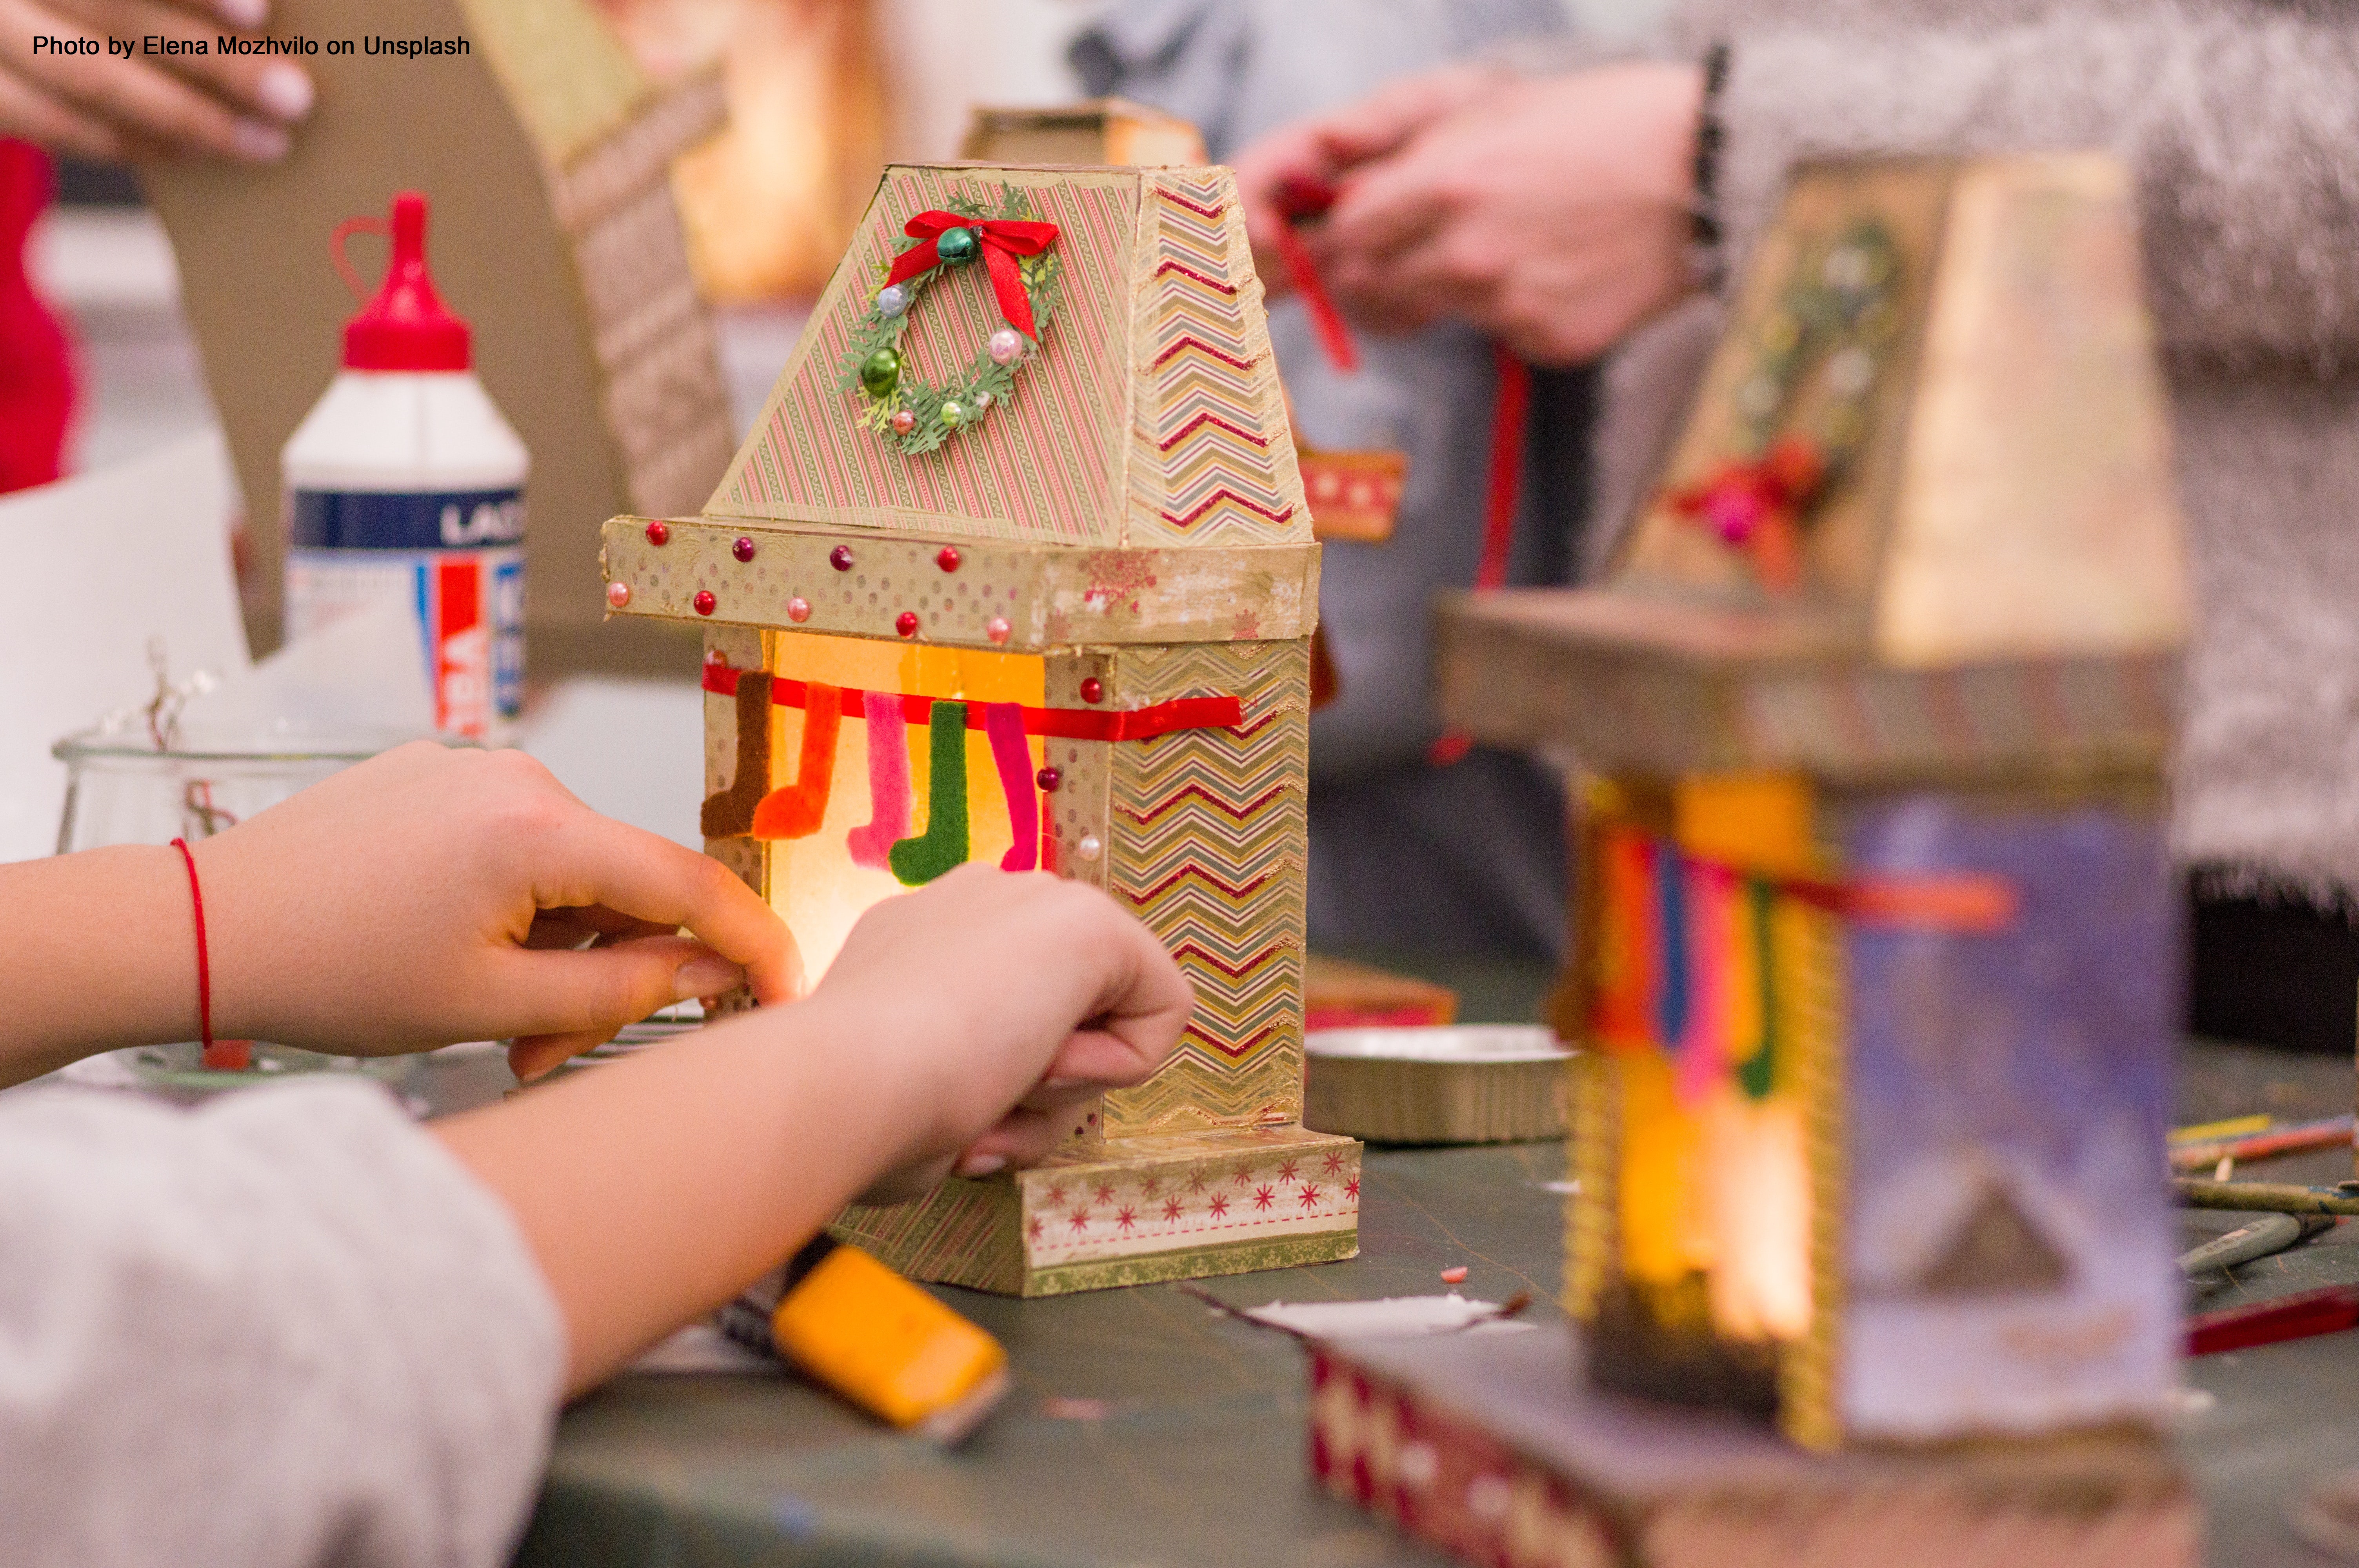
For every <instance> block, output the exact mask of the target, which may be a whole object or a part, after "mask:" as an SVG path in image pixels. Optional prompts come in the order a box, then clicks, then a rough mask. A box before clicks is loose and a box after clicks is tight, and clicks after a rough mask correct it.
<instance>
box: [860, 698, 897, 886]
mask: <svg viewBox="0 0 2359 1568" xmlns="http://www.w3.org/2000/svg"><path fill="white" fill-rule="evenodd" d="M860 707H861V710H862V711H863V712H864V714H865V715H866V716H867V719H868V821H867V823H866V825H865V826H863V827H855V828H853V830H852V832H851V834H850V835H849V836H848V837H846V838H845V839H844V847H845V848H846V849H849V850H850V851H851V852H852V863H853V865H855V866H866V867H867V868H868V869H869V870H871V871H885V870H886V869H887V868H888V866H889V865H890V860H889V857H890V856H891V855H892V853H893V846H894V845H895V844H897V843H898V842H899V841H900V840H901V839H903V838H907V837H908V833H909V725H908V720H907V719H904V718H903V717H902V716H901V699H900V697H897V696H896V695H895V694H893V693H892V692H889V691H870V692H863V693H862V694H861V697H860Z"/></svg>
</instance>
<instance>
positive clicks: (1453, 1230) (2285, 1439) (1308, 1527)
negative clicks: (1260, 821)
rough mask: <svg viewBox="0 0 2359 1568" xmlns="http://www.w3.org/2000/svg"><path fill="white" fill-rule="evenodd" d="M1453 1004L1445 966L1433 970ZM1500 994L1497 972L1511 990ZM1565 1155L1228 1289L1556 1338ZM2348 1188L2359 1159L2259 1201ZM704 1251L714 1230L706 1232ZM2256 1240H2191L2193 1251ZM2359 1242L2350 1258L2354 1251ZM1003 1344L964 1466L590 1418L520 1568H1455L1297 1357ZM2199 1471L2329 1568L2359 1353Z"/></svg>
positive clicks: (2231, 1079) (2282, 1554) (2227, 1383)
mask: <svg viewBox="0 0 2359 1568" xmlns="http://www.w3.org/2000/svg"><path fill="white" fill-rule="evenodd" d="M1422 967H1423V968H1427V969H1428V970H1429V971H1430V972H1433V973H1434V974H1435V978H1438V979H1445V980H1449V979H1461V978H1463V977H1462V975H1461V974H1460V973H1459V972H1457V971H1454V970H1452V969H1451V967H1449V966H1447V965H1428V966H1422ZM1494 968H1496V967H1494ZM1465 989H1466V991H1467V992H1468V995H1469V1006H1468V1009H1467V1011H1468V1013H1469V1014H1470V1015H1471V1016H1472V1017H1473V1018H1475V1019H1478V1020H1479V1019H1482V1018H1485V1017H1488V1018H1493V1019H1496V1018H1502V1017H1506V1018H1513V1017H1516V1016H1517V1015H1518V1014H1526V1015H1527V1010H1528V1009H1529V1008H1530V1007H1532V1006H1534V1005H1536V1001H1537V998H1538V995H1539V994H1540V991H1541V989H1543V984H1542V977H1540V976H1539V975H1538V973H1537V971H1529V970H1527V972H1526V973H1524V974H1523V975H1522V976H1521V977H1520V978H1517V976H1515V975H1513V974H1509V973H1506V972H1504V971H1503V972H1501V973H1497V974H1489V975H1487V976H1486V978H1485V979H1484V989H1482V990H1481V991H1480V996H1481V998H1482V999H1483V1000H1480V1001H1477V1000H1475V999H1476V996H1477V987H1475V986H1473V985H1468V986H1466V987H1465ZM2352 1089H2353V1085H2352V1067H2351V1065H2350V1064H2349V1063H2347V1062H2340V1061H2335V1060H2332V1059H2328V1058H2321V1057H2304V1056H2298V1055H2289V1054H2282V1053H2276V1052H2268V1051H2262V1050H2257V1049H2255V1048H2250V1047H2237V1046H2229V1045H2220V1044H2207V1043H2197V1044H2190V1045H2189V1046H2188V1047H2187V1048H2186V1050H2185V1053H2184V1055H2183V1061H2182V1069H2181V1074H2180V1102H2181V1112H2182V1115H2183V1116H2184V1117H2185V1118H2186V1119H2190V1120H2192V1119H2204V1118H2210V1117H2213V1116H2222V1115H2228V1114H2233V1113H2237V1112H2242V1111H2245V1110H2256V1109H2268V1110H2271V1111H2274V1112H2277V1114H2280V1115H2283V1116H2288V1117H2309V1116H2320V1115H2329V1114H2332V1113H2334V1112H2335V1111H2338V1110H2342V1109H2344V1108H2348V1107H2349V1106H2350V1104H2351V1102H2352ZM1563 1166H1564V1152H1563V1147H1562V1145H1561V1144H1558V1143H1534V1144H1522V1145H1513V1146H1504V1147H1493V1148H1483V1149H1446V1150H1397V1149H1396V1150H1385V1149H1372V1150H1370V1151H1369V1153H1368V1157H1367V1162H1366V1166H1365V1171H1364V1184H1363V1186H1362V1189H1361V1229H1360V1256H1359V1257H1358V1258H1356V1259H1354V1260H1350V1261H1347V1262H1342V1263H1331V1264H1326V1265H1322V1266H1319V1267H1315V1268H1307V1269H1294V1270H1288V1271H1280V1272H1273V1273H1265V1274H1248V1275H1240V1276H1235V1277H1232V1278H1227V1279H1220V1280H1212V1281H1204V1282H1203V1283H1204V1286H1205V1288H1208V1289H1210V1290H1212V1291H1213V1292H1215V1293H1217V1294H1218V1295H1219V1296H1221V1297H1222V1298H1223V1300H1226V1301H1230V1302H1234V1303H1239V1304H1256V1303H1264V1302H1271V1301H1277V1300H1288V1301H1306V1300H1329V1299H1350V1298H1365V1297H1376V1296H1385V1295H1409V1294H1430V1293H1433V1292H1439V1291H1441V1290H1444V1289H1448V1288H1450V1287H1446V1286H1444V1285H1443V1284H1442V1282H1441V1281H1440V1271H1442V1270H1443V1269H1446V1268H1450V1267H1452V1266H1454V1265H1464V1266H1465V1267H1466V1268H1467V1270H1468V1275H1467V1278H1466V1281H1465V1282H1464V1283H1463V1284H1462V1285H1461V1286H1458V1287H1456V1288H1458V1289H1460V1290H1462V1291H1463V1292H1466V1293H1468V1294H1470V1295H1479V1296H1483V1297H1486V1298H1489V1299H1491V1300H1494V1301H1497V1300H1503V1299H1505V1298H1506V1297H1508V1296H1511V1295H1513V1294H1515V1293H1517V1292H1531V1293H1532V1295H1533V1298H1534V1305H1533V1307H1532V1311H1533V1313H1534V1314H1535V1315H1536V1316H1540V1317H1547V1316H1553V1315H1555V1314H1557V1312H1558V1306H1557V1296H1558V1291H1559V1271H1560V1263H1561V1260H1562V1243H1561V1202H1562V1199H1561V1196H1560V1191H1559V1190H1557V1188H1558V1185H1559V1184H1560V1183H1561V1180H1562V1177H1563V1174H1564V1169H1563ZM2350 1173H2351V1158H2350V1155H2349V1154H2348V1153H2347V1152H2344V1153H2326V1154H2319V1155H2308V1156H2299V1157H2295V1158H2292V1159H2288V1160H2283V1161H2277V1162H2271V1163H2270V1164H2269V1165H2268V1166H2267V1167H2265V1168H2263V1169H2262V1170H2260V1171H2258V1172H2256V1174H2265V1175H2267V1176H2268V1177H2270V1178H2272V1179H2282V1180H2294V1181H2311V1182H2332V1181H2334V1180H2338V1179H2340V1178H2342V1177H2343V1176H2347V1175H2349V1174H2350ZM684 1222H686V1223H693V1217H684ZM2235 1223H2237V1220H2236V1218H2235V1217H2229V1216H2216V1215H2205V1214H2190V1215H2187V1216H2185V1217H2184V1218H2183V1227H2184V1229H2185V1231H2186V1234H2187V1238H2188V1243H2189V1245H2192V1244H2193V1243H2194V1242H2195V1241H2196V1240H2198V1239H2201V1238H2203V1237H2204V1236H2207V1235H2210V1234H2215V1233H2217V1232H2218V1231H2221V1230H2223V1229H2226V1228H2228V1227H2230V1226H2232V1225H2234V1224H2235ZM2345 1232H2351V1233H2354V1234H2349V1235H2346V1234H2344V1233H2345ZM2238 1276H2239V1277H2238V1278H2237V1279H2236V1280H2235V1281H2233V1282H2229V1283H2225V1284H2223V1286H2221V1287H2220V1288H2218V1289H2216V1290H2214V1291H2212V1292H2210V1293H2209V1294H2207V1295H2206V1296H2205V1297H2204V1298H2203V1300H2202V1303H2201V1304H2202V1305H2203V1306H2206V1307H2211V1306H2218V1305H2223V1304H2233V1303H2241V1302H2245V1301H2253V1300H2262V1299H2267V1297H2270V1296H2273V1295H2278V1294H2282V1293H2285V1292H2289V1291H2293V1290H2299V1289H2305V1288H2308V1287H2310V1286H2314V1285H2319V1284H2326V1283H2341V1282H2347V1281H2359V1223H2347V1224H2345V1225H2343V1226H2342V1227H2339V1228H2338V1229H2337V1230H2335V1231H2330V1232H2328V1233H2327V1234H2325V1235H2323V1236H2321V1237H2320V1238H2317V1239H2316V1240H2315V1241H2313V1242H2311V1243H2310V1244H2309V1245H2307V1246H2306V1247H2304V1248H2303V1249H2299V1250H2298V1251H2296V1252H2294V1253H2289V1254H2287V1255H2285V1256H2283V1257H2280V1258H2277V1259H2271V1260H2263V1261H2262V1262H2259V1263H2257V1264H2255V1265H2252V1266H2250V1267H2248V1268H2246V1269H2244V1270H2240V1271H2238ZM940 1293H941V1295H942V1296H943V1297H944V1299H946V1300H948V1301H950V1302H951V1303H953V1304H954V1305H955V1306H957V1307H958V1308H959V1310H961V1311H962V1312H964V1313H966V1314H968V1315H969V1316H971V1317H973V1319H974V1320H975V1321H976V1322H978V1323H980V1324H981V1325H983V1326H984V1327H985V1328H987V1329H989V1330H990V1331H991V1332H992V1333H993V1334H995V1335H996V1336H999V1338H1000V1339H1001V1340H1002V1342H1003V1343H1005V1344H1006V1346H1007V1348H1008V1351H1009V1354H1010V1356H1011V1357H1012V1358H1013V1362H1014V1371H1015V1379H1016V1386H1015V1390H1014V1391H1013V1392H1012V1393H1011V1394H1010V1395H1009V1397H1008V1399H1007V1400H1006V1404H1005V1405H1003V1406H1002V1408H1001V1409H1000V1411H999V1412H998V1413H997V1414H996V1415H995V1416H994V1417H993V1419H992V1420H991V1422H989V1423H988V1424H986V1425H985V1426H984V1429H983V1430H982V1431H981V1432H980V1433H978V1434H977V1435H976V1436H975V1437H974V1438H973V1440H972V1441H971V1442H969V1443H968V1444H966V1445H965V1446H964V1447H962V1448H960V1449H958V1450H956V1451H954V1452H944V1451H942V1450H940V1449H938V1448H935V1447H933V1446H931V1445H929V1444H926V1443H924V1442H921V1441H918V1440H914V1439H907V1438H902V1437H899V1436H896V1435H892V1434H890V1433H886V1432H885V1431H883V1430H882V1429H880V1428H878V1427H877V1426H875V1424H873V1423H871V1422H868V1421H866V1420H865V1419H864V1418H863V1417H861V1416H860V1415H858V1414H856V1413H855V1412H853V1411H851V1410H849V1409H848V1408H846V1407H844V1406H843V1405H841V1404H839V1403H837V1402H836V1401H835V1400H832V1399H831V1398H830V1397H829V1396H827V1395H826V1394H824V1393H822V1392H821V1391H819V1390H816V1389H814V1388H811V1387H810V1386H808V1385H806V1384H804V1383H803V1382H801V1381H799V1379H795V1378H793V1377H791V1376H788V1375H787V1374H784V1373H780V1374H777V1375H775V1376H767V1377H763V1376H751V1377H747V1376H740V1377H729V1376H687V1377H683V1376H644V1375H642V1376H626V1377H625V1378H623V1379H618V1380H617V1381H616V1382H615V1383H614V1384H613V1385H612V1386H610V1387H609V1388H607V1389H606V1390H603V1391H602V1392H600V1393H598V1394H596V1395H593V1396H592V1397H591V1398H589V1399H586V1400H582V1401H581V1402H580V1403H578V1404H576V1405H575V1406H573V1407H572V1408H571V1410H569V1411H567V1412H566V1414H565V1416H564V1418H563V1420H562V1422H560V1427H559V1431H558V1435H557V1443H556V1448H555V1451H554V1453H553V1454H552V1455H551V1458H550V1463H549V1478H548V1482H547V1485H546V1487H545V1489H544V1491H543V1493H542V1497H541V1500H540V1505H539V1508H538V1511H537V1512H536V1514H535V1516H534V1519H533V1521H532V1525H531V1528H530V1530H529V1531H528V1533H527V1537H526V1539H525V1541H524V1542H523V1545H522V1546H521V1548H520V1550H519V1553H518V1557H517V1562H518V1563H519V1564H520V1565H524V1568H539V1565H542V1564H548V1565H552V1568H553V1565H560V1564H561V1565H564V1568H596V1565H600V1564H626V1563H627V1564H647V1565H656V1564H660V1565H662V1568H689V1565H699V1568H701V1565H704V1564H740V1563H743V1564H753V1563H761V1564H788V1563H793V1564H804V1563H859V1564H883V1563H893V1564H954V1563H955V1564H986V1563H987V1564H1076V1565H1079V1564H1147V1563H1168V1564H1175V1565H1176V1564H1203V1565H1206V1568H1212V1565H1225V1564H1236V1565H1238V1568H1247V1565H1251V1568H1267V1565H1273V1564H1295V1565H1301V1568H1318V1565H1326V1564H1335V1565H1342V1564H1358V1563H1366V1564H1379V1563H1434V1562H1438V1561H1440V1560H1439V1559H1438V1558H1436V1557H1435V1556H1434V1555H1432V1554H1431V1553H1430V1552H1425V1551H1423V1550H1422V1549H1419V1548H1418V1547H1416V1546H1414V1545H1412V1544H1411V1543H1409V1542H1408V1541H1404V1540H1402V1539H1401V1538H1399V1537H1397V1536H1396V1535H1394V1534H1393V1533H1391V1532H1390V1531H1389V1530H1387V1529H1386V1528H1385V1527H1384V1526H1383V1525H1381V1524H1379V1523H1377V1522H1375V1520H1373V1519H1368V1518H1366V1517H1364V1516H1363V1515H1362V1514H1360V1513H1359V1512H1358V1511H1357V1510H1356V1509H1353V1508H1351V1507H1349V1506H1347V1505H1345V1504H1343V1503H1340V1502H1337V1501H1334V1500H1332V1499H1331V1498H1328V1497H1326V1496H1325V1494H1323V1493H1322V1492H1321V1491H1318V1490H1316V1489H1315V1488H1314V1487H1312V1485H1311V1483H1310V1479H1309V1473H1308V1468H1307V1465H1306V1464H1305V1461H1304V1435H1303V1434H1304V1416H1305V1409H1306V1392H1307V1390H1306V1387H1305V1376H1304V1367H1303V1357H1302V1354H1301V1352H1300V1351H1299V1349H1298V1348H1297V1347H1296V1346H1294V1345H1293V1344H1292V1342H1290V1341H1289V1340H1288V1339H1286V1338H1285V1337H1284V1336H1279V1335H1277V1334H1274V1333H1271V1332H1268V1331H1266V1330H1261V1329H1256V1328H1254V1327H1251V1326H1248V1325H1243V1324H1240V1323H1237V1322H1234V1321H1233V1320H1230V1319H1226V1318H1223V1317H1220V1316H1217V1315H1216V1314H1212V1312H1211V1311H1210V1310H1209V1309H1208V1308H1207V1307H1205V1306H1204V1305H1203V1304H1202V1303H1200V1302H1198V1301H1195V1300H1192V1299H1190V1297H1189V1296H1187V1295H1185V1294H1183V1293H1182V1292H1180V1291H1179V1290H1177V1289H1175V1288H1173V1287H1171V1286H1168V1285H1153V1286H1143V1287H1140V1288H1136V1289H1132V1290H1122V1291H1104V1292H1091V1293H1087V1294H1082V1295H1076V1296H1068V1297H1061V1298H1054V1299H1049V1300H1045V1301H1035V1302H1016V1301H1009V1300H1004V1299H1000V1298H996V1297H992V1296H986V1295H980V1294H976V1293H973V1292H964V1291H957V1290H950V1289H944V1290H942V1291H941V1292H940ZM2187 1383H2188V1385H2189V1388H2190V1390H2191V1391H2190V1396H2189V1400H2188V1406H2189V1408H2188V1410H2187V1411H2186V1414H2185V1417H2184V1419H2183V1422H2182V1423H2181V1426H2180V1446H2181V1450H2182V1452H2183V1454H2184V1455H2185V1458H2186V1462H2187V1465H2188V1467H2189V1469H2190V1473H2191V1474H2192V1475H2193V1476H2194V1478H2195V1481H2196V1485H2197V1487H2198V1488H2199V1490H2200V1491H2201V1495H2202V1498H2203V1503H2204V1509H2205V1519H2206V1561H2207V1562H2208V1563H2212V1564H2213V1565H2215V1568H2275V1565H2278V1564H2284V1565H2288V1568H2291V1565H2293V1564H2312V1563H2319V1562H2321V1561H2322V1560H2321V1559H2320V1558H2318V1557H2316V1556H2314V1555H2313V1554H2312V1553H2310V1551H2309V1550H2308V1549H2307V1548H2306V1547H2304V1546H2303V1545H2301V1544H2300V1543H2299V1541H2297V1540H2296V1539H2295V1538H2294V1536H2293V1535H2292V1534H2291V1532H2290V1531H2289V1530H2288V1528H2287V1526H2286V1524H2285V1510H2286V1506H2287V1504H2288V1501H2289V1500H2292V1499H2295V1498H2299V1496H2300V1495H2301V1494H2302V1492H2303V1490H2304V1488H2305V1487H2308V1486H2309V1485H2310V1483H2312V1482H2313V1481H2315V1480H2318V1479H2320V1478H2321V1477H2323V1476H2328V1475H2331V1474H2332V1473H2334V1472H2335V1471H2337V1470H2339V1469H2342V1468H2345V1467H2351V1466H2359V1333H2352V1334H2342V1335H2333V1336H2322V1337H2320V1338H2315V1339H2310V1340H2305V1341H2300V1342H2297V1343H2293V1344H2288V1345H2283V1346H2271V1347H2268V1348H2265V1349H2258V1350H2250V1351H2245V1352H2241V1353H2237V1354H2232V1355H2224V1356H2213V1357H2204V1358H2202V1359H2201V1360H2198V1361H2194V1362H2191V1363H2190V1364H2189V1367H2188V1371H2187Z"/></svg>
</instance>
